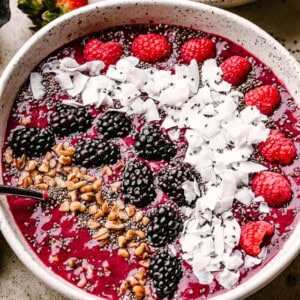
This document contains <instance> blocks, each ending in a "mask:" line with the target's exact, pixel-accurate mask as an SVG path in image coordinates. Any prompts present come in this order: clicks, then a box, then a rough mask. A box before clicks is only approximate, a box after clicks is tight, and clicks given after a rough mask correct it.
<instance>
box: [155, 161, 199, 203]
mask: <svg viewBox="0 0 300 300" xmlns="http://www.w3.org/2000/svg"><path fill="white" fill-rule="evenodd" d="M194 178H195V171H194V170H193V169H192V168H191V166H189V165H188V164H185V163H179V162H176V163H173V164H169V165H167V166H166V167H165V168H164V169H162V170H161V171H160V172H159V173H158V180H157V181H158V185H159V187H160V188H161V189H162V191H163V192H164V193H165V194H167V195H168V196H169V198H170V199H171V200H173V201H174V202H176V203H177V205H179V206H182V205H191V204H193V203H188V202H187V201H186V199H185V196H184V190H183V188H182V184H183V183H184V182H185V181H187V180H189V181H193V180H194Z"/></svg>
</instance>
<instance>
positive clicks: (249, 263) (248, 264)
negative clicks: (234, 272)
mask: <svg viewBox="0 0 300 300" xmlns="http://www.w3.org/2000/svg"><path fill="white" fill-rule="evenodd" d="M260 263H261V259H260V258H257V257H254V256H250V255H248V254H247V255H246V256H245V259H244V268H245V269H250V268H253V267H255V266H257V265H259V264H260Z"/></svg>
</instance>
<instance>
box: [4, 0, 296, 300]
mask: <svg viewBox="0 0 300 300" xmlns="http://www.w3.org/2000/svg"><path fill="white" fill-rule="evenodd" d="M128 12H130V13H128ZM150 20H151V21H154V22H155V23H169V24H175V25H184V26H193V27H194V28H199V29H202V30H204V31H208V32H213V33H216V34H219V35H221V36H224V37H227V38H229V39H231V40H232V41H234V42H236V43H239V44H241V45H243V46H244V47H245V48H247V49H248V50H249V51H250V52H252V53H254V54H255V55H256V56H257V57H258V58H259V59H261V60H262V61H263V62H265V63H266V64H267V65H268V66H270V67H271V68H272V69H273V70H274V71H275V73H276V74H277V75H278V77H279V78H280V79H282V81H283V83H284V84H285V85H286V87H287V88H288V90H289V91H290V93H291V94H292V96H294V97H295V99H296V101H299V92H300V80H299V78H300V67H299V64H298V63H297V62H296V60H295V59H294V58H293V57H292V56H291V55H290V54H289V53H288V51H287V50H285V49H284V48H283V47H282V46H281V45H280V44H279V43H278V42H276V41H275V40H274V39H273V38H272V37H271V36H269V35H268V34H267V33H265V32H264V31H262V30H261V29H260V28H258V27H257V26H255V25H254V24H252V23H250V22H248V21H246V20H245V19H242V18H240V17H238V16H236V15H234V14H231V13H229V12H227V11H223V10H221V9H217V8H214V7H211V6H207V5H204V4H199V3H196V2H190V1H181V0H178V1H176V0H158V1H147V0H139V1H133V0H127V1H124V0H110V1H103V2H100V3H96V4H93V5H90V6H86V7H84V8H82V9H78V10H76V11H74V12H71V13H68V14H66V15H64V16H63V17H61V18H58V19H57V20H55V21H53V22H52V23H50V24H49V25H48V26H46V27H44V28H43V29H41V30H40V31H39V32H38V33H36V34H35V35H34V36H33V37H32V38H31V39H30V40H29V41H28V42H27V43H26V44H25V45H24V46H23V47H22V48H21V49H20V50H19V52H18V53H17V54H16V55H15V57H14V58H13V59H12V61H11V62H10V63H9V65H8V66H7V68H6V69H5V71H4V73H3V75H2V78H1V83H0V107H1V118H0V137H1V143H3V138H4V131H5V127H6V122H7V118H8V116H9V112H10V109H11V106H12V104H13V101H14V98H15V96H16V94H17V92H18V90H19V88H20V87H21V85H22V84H23V83H24V81H25V79H26V78H27V77H28V75H29V73H30V72H31V70H32V69H33V68H34V67H35V66H36V65H37V64H38V63H39V62H40V61H41V60H42V59H44V58H45V57H47V56H48V55H49V54H50V53H51V52H52V51H54V50H56V49H57V48H59V47H61V46H63V45H64V44H66V43H68V42H70V41H72V40H74V39H76V38H79V37H81V36H84V35H86V34H89V33H91V32H95V31H99V30H101V29H103V28H107V27H110V26H115V25H122V24H130V23H148V22H149V21H150ZM0 202H1V206H0V227H1V231H2V233H3V235H4V236H5V238H6V239H7V241H8V243H9V244H10V246H11V247H12V249H13V250H14V251H15V253H16V254H17V255H18V257H19V258H20V259H21V261H22V262H23V263H24V264H25V265H26V266H27V267H28V269H30V270H31V271H32V272H33V273H34V274H35V275H36V276H37V277H39V278H40V279H41V280H43V281H44V282H46V284H48V285H49V286H50V287H52V288H54V289H56V290H57V291H59V292H60V293H62V294H64V295H65V296H67V297H69V298H71V299H80V300H85V299H99V298H96V297H94V296H91V295H89V294H87V293H86V292H84V291H83V290H81V289H79V288H77V287H75V286H73V285H71V284H70V283H68V282H66V281H64V280H63V279H62V278H60V277H58V276H57V275H55V274H53V273H52V272H51V271H50V270H49V269H48V268H47V267H45V266H44V265H43V264H42V263H41V262H40V261H39V259H38V258H37V257H36V255H35V254H34V253H33V252H32V251H31V249H30V247H29V246H28V244H27V242H26V241H25V239H24V238H23V236H22V235H21V233H20V231H19V230H18V228H17V226H16V224H15V223H14V221H13V218H12V215H11V213H10V211H9V208H8V205H7V203H6V201H5V197H2V199H1V201H0ZM299 236H300V225H298V226H297V227H296V228H295V230H294V232H293V234H292V235H291V236H290V238H289V239H288V240H287V241H286V243H285V244H284V246H283V248H282V249H281V250H280V251H279V253H278V254H277V255H276V257H274V258H273V259H272V260H271V261H270V262H269V263H268V264H267V265H266V266H265V267H264V268H263V269H262V270H260V271H259V272H258V273H257V274H256V275H255V276H253V277H251V278H249V279H248V280H247V281H246V282H244V283H243V284H241V285H239V286H238V287H236V288H235V289H232V290H228V291H227V292H226V293H224V294H222V295H220V296H216V297H214V299H218V300H228V299H241V298H243V297H246V296H248V295H250V294H251V293H253V292H255V291H256V290H258V289H260V288H261V287H262V286H264V285H266V284H267V283H268V282H269V281H271V280H272V279H273V278H274V277H275V276H277V275H278V274H279V273H280V272H281V271H282V270H283V269H284V268H285V267H287V265H288V264H289V263H290V262H291V261H292V260H293V258H295V256H296V255H297V254H298V252H299V249H300V239H299Z"/></svg>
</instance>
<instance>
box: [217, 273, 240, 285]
mask: <svg viewBox="0 0 300 300" xmlns="http://www.w3.org/2000/svg"><path fill="white" fill-rule="evenodd" d="M239 278H240V273H239V272H232V271H229V270H227V269H225V270H224V271H223V272H221V273H219V274H218V275H217V276H216V279H217V281H218V282H219V284H220V285H221V286H222V287H224V288H225V289H230V288H232V287H233V286H234V285H235V284H236V283H237V282H238V280H239Z"/></svg>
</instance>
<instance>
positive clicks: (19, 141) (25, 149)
mask: <svg viewBox="0 0 300 300" xmlns="http://www.w3.org/2000/svg"><path fill="white" fill-rule="evenodd" d="M54 143H55V138H54V134H53V132H52V131H51V130H46V129H39V128H27V127H23V128H19V129H17V130H15V131H14V132H13V134H12V136H11V139H10V146H11V148H12V150H13V153H14V154H15V155H17V156H21V155H22V154H25V155H27V156H28V157H38V156H40V155H42V154H45V153H46V152H47V151H49V150H51V147H52V146H53V145H54Z"/></svg>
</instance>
